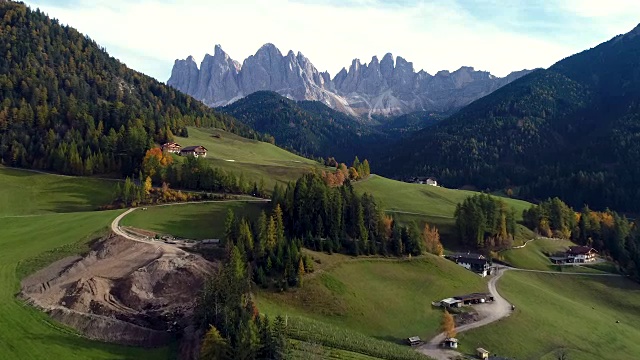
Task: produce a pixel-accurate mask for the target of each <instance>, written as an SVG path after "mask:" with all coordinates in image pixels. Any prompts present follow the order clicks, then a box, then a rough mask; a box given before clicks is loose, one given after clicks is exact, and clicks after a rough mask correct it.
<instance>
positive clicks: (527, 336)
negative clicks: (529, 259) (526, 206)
mask: <svg viewBox="0 0 640 360" xmlns="http://www.w3.org/2000/svg"><path fill="white" fill-rule="evenodd" d="M498 290H499V291H500V292H501V294H502V295H504V296H505V297H506V298H507V300H509V301H510V302H512V303H513V304H515V305H516V311H515V313H514V314H513V315H512V316H510V317H508V318H506V319H504V320H501V321H499V322H497V323H494V324H491V325H488V326H486V327H482V328H481V329H477V330H472V331H471V332H469V333H463V334H460V335H459V339H460V343H461V346H462V350H463V351H465V352H467V353H472V352H473V351H474V349H475V348H477V347H479V346H482V347H484V348H486V349H488V350H489V351H491V353H497V354H498V355H502V356H507V357H511V358H516V359H519V360H534V359H536V360H537V359H556V357H555V354H556V351H558V350H560V349H565V350H566V351H567V354H568V358H569V359H571V360H581V359H585V360H586V359H620V360H624V359H638V356H639V355H640V342H638V339H640V327H638V325H637V324H638V323H639V322H640V285H638V284H636V283H634V282H631V281H629V280H627V279H625V278H622V277H620V278H613V277H587V276H570V275H551V274H535V273H523V272H515V271H509V272H507V273H506V274H505V275H504V276H503V278H502V279H501V280H500V283H499V284H498ZM616 321H620V323H616Z"/></svg>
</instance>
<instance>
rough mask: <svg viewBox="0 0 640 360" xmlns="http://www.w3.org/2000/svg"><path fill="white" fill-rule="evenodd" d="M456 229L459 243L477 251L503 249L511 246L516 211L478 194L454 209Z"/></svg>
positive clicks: (499, 201)
mask: <svg viewBox="0 0 640 360" xmlns="http://www.w3.org/2000/svg"><path fill="white" fill-rule="evenodd" d="M454 216H455V219H456V229H457V231H458V235H459V237H460V239H461V241H462V242H463V243H464V244H465V245H468V246H471V247H474V248H478V249H488V250H493V249H504V248H509V247H511V245H512V244H513V240H514V237H515V234H516V226H517V222H516V212H515V209H513V208H512V207H510V206H508V205H507V203H505V202H504V201H502V200H500V199H498V198H496V197H493V196H490V195H487V194H479V195H474V196H470V197H468V198H466V199H465V200H464V201H463V202H462V203H460V204H458V205H457V206H456V211H455V213H454Z"/></svg>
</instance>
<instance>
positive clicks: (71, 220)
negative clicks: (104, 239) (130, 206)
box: [0, 208, 170, 360]
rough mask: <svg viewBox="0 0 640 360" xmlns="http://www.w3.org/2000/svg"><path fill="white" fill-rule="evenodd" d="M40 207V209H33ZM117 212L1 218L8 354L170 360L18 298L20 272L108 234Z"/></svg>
mask: <svg viewBox="0 0 640 360" xmlns="http://www.w3.org/2000/svg"><path fill="white" fill-rule="evenodd" d="M31 211H35V212H37V211H38V209H36V208H31ZM117 214H118V212H89V213H74V214H48V215H41V216H34V217H24V218H0V247H1V248H2V251H0V354H2V357H3V358H6V359H78V360H84V359H136V360H139V359H168V358H170V354H169V351H168V349H167V348H161V349H155V350H145V349H139V348H132V347H123V346H116V345H110V344H105V343H101V342H97V341H91V340H88V339H85V338H83V337H81V336H79V335H77V334H76V333H75V331H73V330H71V329H69V328H66V327H65V326H62V325H60V324H58V323H57V322H55V321H53V320H51V319H49V317H48V316H47V315H46V314H45V313H42V312H40V311H39V310H37V309H35V308H32V307H30V306H28V305H26V304H23V303H22V302H21V301H20V300H19V299H17V298H16V297H15V295H16V294H17V293H18V291H19V289H20V276H21V275H24V273H25V272H30V271H33V270H36V269H38V268H41V267H44V266H46V265H47V264H48V263H50V262H52V261H54V260H57V259H59V258H61V257H64V256H66V255H69V249H73V248H77V247H80V248H81V247H82V246H77V244H78V243H85V242H87V241H89V240H91V239H93V238H95V237H97V236H98V235H99V234H100V233H103V232H104V231H105V230H106V228H107V226H108V225H109V223H110V222H111V221H112V220H113V218H115V217H116V216H117Z"/></svg>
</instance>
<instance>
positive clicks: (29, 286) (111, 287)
mask: <svg viewBox="0 0 640 360" xmlns="http://www.w3.org/2000/svg"><path fill="white" fill-rule="evenodd" d="M214 267H215V265H214V264H213V263H211V262H209V261H207V260H205V259H204V258H202V257H201V256H199V255H195V254H191V253H188V252H186V251H183V250H181V249H178V248H177V247H174V246H168V245H165V244H161V243H159V244H153V243H144V242H136V241H132V240H128V239H125V238H122V237H120V236H117V235H111V236H109V237H107V238H105V239H101V240H99V241H97V242H96V243H94V244H93V245H92V248H91V251H90V252H89V254H87V255H86V256H84V257H79V256H76V257H70V258H66V259H63V260H60V261H57V262H55V263H53V264H51V265H50V266H48V267H47V268H45V269H43V270H41V271H38V272H37V273H35V274H33V275H31V276H29V277H28V278H26V279H24V281H23V282H22V292H21V297H23V298H24V299H26V300H27V301H28V302H29V303H30V304H32V305H34V306H36V307H39V308H41V309H43V310H44V311H46V312H47V313H49V314H50V315H51V316H52V317H53V318H55V319H56V320H58V321H60V322H62V323H64V324H66V325H68V326H71V327H73V328H75V329H76V330H78V331H79V332H80V333H82V334H84V335H85V336H87V337H89V338H92V339H97V340H102V341H108V342H114V343H119V344H124V345H134V346H145V347H155V346H162V345H164V344H166V343H167V342H168V341H169V340H170V339H171V338H172V337H173V334H176V333H179V332H181V329H183V328H184V327H186V326H188V324H189V323H190V317H191V315H192V314H193V309H194V307H195V302H196V299H197V297H198V292H199V290H200V289H201V288H202V285H203V283H204V281H205V278H206V276H207V275H208V274H211V273H212V271H213V270H214Z"/></svg>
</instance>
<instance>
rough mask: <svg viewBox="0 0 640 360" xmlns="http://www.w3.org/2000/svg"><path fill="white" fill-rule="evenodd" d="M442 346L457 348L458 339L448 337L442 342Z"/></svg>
mask: <svg viewBox="0 0 640 360" xmlns="http://www.w3.org/2000/svg"><path fill="white" fill-rule="evenodd" d="M442 346H443V347H446V348H449V349H457V348H458V339H456V338H446V339H444V341H443V342H442Z"/></svg>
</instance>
